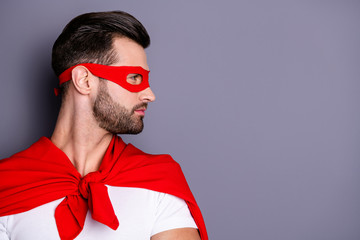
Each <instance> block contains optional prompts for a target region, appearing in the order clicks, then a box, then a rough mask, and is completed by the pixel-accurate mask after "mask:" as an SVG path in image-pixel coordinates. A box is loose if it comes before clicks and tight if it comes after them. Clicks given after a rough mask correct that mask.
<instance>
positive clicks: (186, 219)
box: [0, 186, 197, 240]
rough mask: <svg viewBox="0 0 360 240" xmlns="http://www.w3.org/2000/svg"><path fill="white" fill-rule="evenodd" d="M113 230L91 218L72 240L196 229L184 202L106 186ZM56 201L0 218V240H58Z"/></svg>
mask: <svg viewBox="0 0 360 240" xmlns="http://www.w3.org/2000/svg"><path fill="white" fill-rule="evenodd" d="M107 187H108V191H109V197H110V200H111V203H112V205H113V208H114V210H115V214H116V216H117V218H118V220H119V223H120V225H119V227H118V229H117V230H115V231H114V230H112V229H111V228H109V227H107V226H106V225H104V224H102V223H99V222H97V221H95V220H93V219H92V218H91V214H90V212H88V214H87V216H86V220H85V225H84V228H83V230H82V231H81V233H80V234H79V235H78V236H77V237H76V238H75V239H76V240H85V239H86V240H92V239H94V240H95V239H96V240H99V239H103V240H113V239H114V240H115V239H116V240H149V239H150V237H151V236H152V235H155V234H157V233H159V232H162V231H166V230H170V229H175V228H184V227H190V228H197V227H196V224H195V222H194V219H193V218H192V216H191V214H190V211H189V209H188V207H187V205H186V203H185V201H184V200H182V199H180V198H177V197H175V196H172V195H169V194H165V193H159V192H156V191H151V190H147V189H142V188H126V187H112V186H107ZM62 200H63V199H59V200H56V201H53V202H50V203H47V204H44V205H42V206H39V207H37V208H34V209H32V210H29V211H27V212H23V213H19V214H14V215H9V216H4V217H0V240H9V239H11V240H27V239H31V240H33V239H36V240H55V239H56V240H59V239H60V238H59V234H58V231H57V228H56V223H55V218H54V212H55V209H56V207H57V206H58V205H59V204H60V202H61V201H62Z"/></svg>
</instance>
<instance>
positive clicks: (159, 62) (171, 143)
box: [0, 0, 360, 240]
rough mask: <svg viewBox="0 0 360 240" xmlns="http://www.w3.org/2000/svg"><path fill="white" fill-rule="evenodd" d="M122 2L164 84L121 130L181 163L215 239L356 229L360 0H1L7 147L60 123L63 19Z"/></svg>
mask: <svg viewBox="0 0 360 240" xmlns="http://www.w3.org/2000/svg"><path fill="white" fill-rule="evenodd" d="M115 9H121V10H125V11H128V12H130V13H132V14H133V15H134V16H136V17H137V18H138V19H139V20H140V21H142V22H143V23H144V25H145V26H146V27H147V29H148V31H149V33H150V35H151V37H152V44H151V46H150V48H149V49H148V50H147V53H148V60H149V65H150V68H151V74H150V77H151V79H150V81H151V86H152V88H153V90H154V92H155V94H156V96H157V100H156V102H154V103H153V104H151V105H150V107H149V110H148V112H147V116H146V123H145V124H146V126H145V131H144V132H143V133H142V134H140V135H139V136H125V137H124V139H125V140H126V141H130V142H133V143H134V144H135V145H136V146H138V147H139V148H141V149H143V150H144V151H147V152H150V153H170V154H171V155H172V156H173V157H174V158H175V159H176V160H177V161H178V162H179V163H180V164H181V165H182V167H183V170H184V173H185V175H186V176H187V179H188V181H189V184H190V186H191V189H192V190H193V192H194V195H195V197H196V199H197V201H198V203H199V205H200V207H201V209H202V211H203V215H204V217H205V220H206V223H207V227H208V231H209V235H210V238H211V239H246V240H262V239H269V240H288V239H291V240H304V239H306V240H313V239H314V240H340V239H341V240H358V239H360V207H359V204H360V190H359V180H360V164H359V157H360V148H359V147H358V145H359V142H360V124H359V123H360V121H359V120H360V110H359V103H360V95H359V94H358V92H359V87H360V82H359V73H360V67H359V60H360V47H359V43H360V27H359V23H360V22H359V20H360V14H359V13H360V12H359V10H360V1H346V0H345V1H340V0H339V1H317V0H315V1H301V0H298V1H267V0H263V1H250V0H249V1H165V0H164V1H160V0H156V1H154V0H152V1H149V0H142V1H119V0H113V1H110V0H109V1H94V0H93V1H88V0H76V1H74V0H72V1H69V0H66V1H65V0H62V1H50V0H31V1H28V0H23V1H14V0H2V1H1V3H0V30H1V38H0V43H1V44H0V54H1V60H0V61H1V64H0V69H1V87H0V110H1V123H0V130H1V137H0V146H1V147H0V157H1V158H4V157H7V156H9V155H11V154H12V153H15V152H17V151H19V150H22V149H24V148H25V147H27V146H29V145H30V144H31V143H32V142H34V141H36V140H37V139H38V138H39V137H40V136H42V135H45V136H50V135H51V132H52V129H53V126H54V124H55V120H56V115H57V111H58V106H59V101H58V99H56V98H55V96H54V95H53V90H52V89H53V87H55V86H56V83H57V80H56V78H55V77H54V75H53V73H52V70H51V67H50V55H51V47H52V44H53V42H54V40H55V39H56V37H57V36H58V34H59V33H60V31H61V30H62V28H63V27H64V26H65V24H66V23H67V22H68V21H69V20H70V19H72V18H73V17H75V16H77V15H79V14H81V13H84V12H89V11H102V10H115Z"/></svg>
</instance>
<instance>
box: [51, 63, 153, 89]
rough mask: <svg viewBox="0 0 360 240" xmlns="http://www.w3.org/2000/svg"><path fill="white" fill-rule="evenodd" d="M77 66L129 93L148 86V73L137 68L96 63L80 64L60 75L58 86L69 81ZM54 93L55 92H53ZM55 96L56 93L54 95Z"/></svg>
mask: <svg viewBox="0 0 360 240" xmlns="http://www.w3.org/2000/svg"><path fill="white" fill-rule="evenodd" d="M77 66H84V67H86V68H87V69H88V70H89V71H90V72H91V73H92V74H93V75H95V76H97V77H101V78H104V79H106V80H109V81H112V82H114V83H116V84H118V85H120V86H121V87H123V88H125V89H126V90H128V91H130V92H140V91H142V90H145V89H146V88H148V87H150V86H149V72H150V71H148V70H145V69H144V68H142V67H138V66H108V65H101V64H96V63H81V64H78V65H75V66H72V67H70V68H68V69H66V70H65V71H64V72H63V73H61V74H60V76H59V79H60V85H61V84H63V83H64V82H67V81H69V80H71V71H72V70H73V69H74V68H75V67H77ZM55 93H56V92H55ZM56 95H57V93H56Z"/></svg>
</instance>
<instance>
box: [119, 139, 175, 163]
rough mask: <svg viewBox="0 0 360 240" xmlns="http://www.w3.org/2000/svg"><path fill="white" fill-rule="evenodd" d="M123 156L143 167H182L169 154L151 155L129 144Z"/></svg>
mask: <svg viewBox="0 0 360 240" xmlns="http://www.w3.org/2000/svg"><path fill="white" fill-rule="evenodd" d="M123 156H124V157H125V158H126V159H127V160H129V161H133V162H137V161H138V162H139V164H141V165H149V164H150V165H152V164H161V165H167V164H168V165H172V166H173V167H176V168H180V165H179V164H178V163H177V162H176V161H175V160H174V159H173V158H172V157H171V155H169V154H150V153H146V152H144V151H142V150H140V149H138V148H137V147H135V146H134V145H132V144H131V143H129V144H127V146H126V148H125V149H124V151H123Z"/></svg>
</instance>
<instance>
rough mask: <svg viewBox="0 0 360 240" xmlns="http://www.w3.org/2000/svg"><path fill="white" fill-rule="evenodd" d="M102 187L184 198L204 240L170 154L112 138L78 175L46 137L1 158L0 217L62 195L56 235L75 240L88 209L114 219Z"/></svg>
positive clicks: (105, 221) (109, 221) (199, 221)
mask: <svg viewBox="0 0 360 240" xmlns="http://www.w3.org/2000/svg"><path fill="white" fill-rule="evenodd" d="M105 184H106V185H110V186H117V187H136V188H145V189H149V190H153V191H158V192H163V193H168V194H171V195H174V196H177V197H180V198H182V199H184V200H185V201H186V203H187V205H188V207H189V209H190V212H191V214H192V216H193V217H194V220H195V222H196V224H197V226H198V228H199V231H200V236H201V239H202V240H208V236H207V233H206V228H205V223H204V220H203V217H202V215H201V212H200V209H199V207H198V205H197V203H196V201H195V198H194V196H193V195H192V193H191V191H190V188H189V186H188V184H187V182H186V180H185V177H184V175H183V173H182V171H181V168H180V166H179V164H178V163H176V162H175V161H174V160H173V159H172V158H171V156H170V155H151V154H147V153H144V152H142V151H141V150H139V149H137V148H135V147H134V146H133V145H131V144H128V145H126V144H125V143H124V142H123V141H122V139H121V138H120V137H117V136H114V137H113V139H112V141H111V143H110V145H109V147H108V149H107V151H106V153H105V156H104V159H103V161H102V163H101V166H100V168H99V170H98V171H96V172H92V173H89V174H87V175H86V176H85V177H83V178H82V177H81V175H80V174H79V172H78V171H77V170H76V168H75V167H74V166H73V164H72V163H71V162H70V160H69V159H68V157H67V156H66V155H65V153H64V152H62V151H61V150H60V149H59V148H57V147H56V146H55V145H54V144H53V143H52V142H51V141H50V140H49V139H48V138H45V137H42V138H41V139H40V140H39V141H37V142H36V143H34V144H33V145H32V146H31V147H30V148H28V149H26V150H24V151H22V152H19V153H17V154H15V155H13V156H12V157H10V158H7V159H3V160H0V216H6V215H11V214H17V213H21V212H25V211H28V210H30V209H33V208H36V207H38V206H40V205H43V204H45V203H48V202H52V201H55V200H57V199H60V198H63V197H65V199H64V200H63V201H62V202H61V203H60V204H59V205H58V207H57V208H56V210H55V219H56V224H57V228H58V231H59V235H60V238H61V239H62V240H67V239H74V238H75V237H76V236H77V235H78V234H79V233H80V232H81V230H82V228H83V226H84V222H85V217H86V213H87V211H88V210H89V209H90V211H91V214H92V218H93V219H95V220H96V221H99V222H101V223H103V224H105V225H107V226H109V227H110V228H112V229H117V227H118V225H119V222H118V220H117V217H116V215H115V213H114V210H113V208H112V204H111V202H110V199H109V196H108V192H107V188H106V186H105Z"/></svg>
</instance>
